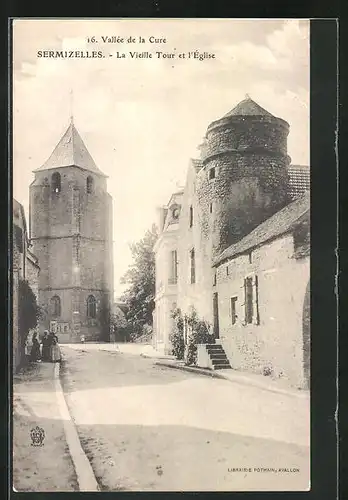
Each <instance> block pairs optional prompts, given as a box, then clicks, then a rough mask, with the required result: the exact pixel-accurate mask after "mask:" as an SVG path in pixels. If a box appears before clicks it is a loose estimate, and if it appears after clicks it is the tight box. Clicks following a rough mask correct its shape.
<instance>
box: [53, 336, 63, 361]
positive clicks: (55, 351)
mask: <svg viewBox="0 0 348 500" xmlns="http://www.w3.org/2000/svg"><path fill="white" fill-rule="evenodd" d="M50 336H51V361H52V363H57V362H59V361H60V359H61V356H60V347H59V344H58V337H57V335H55V334H54V333H52V332H51V333H50Z"/></svg>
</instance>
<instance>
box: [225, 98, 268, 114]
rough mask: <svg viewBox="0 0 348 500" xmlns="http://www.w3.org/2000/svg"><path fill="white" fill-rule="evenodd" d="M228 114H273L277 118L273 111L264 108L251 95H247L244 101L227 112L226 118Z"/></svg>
mask: <svg viewBox="0 0 348 500" xmlns="http://www.w3.org/2000/svg"><path fill="white" fill-rule="evenodd" d="M228 116H272V117H273V118H275V117H274V116H273V115H272V114H271V113H269V112H268V111H267V110H266V109H264V108H262V107H261V106H260V105H259V104H257V102H255V101H253V100H252V99H251V98H250V97H249V96H247V97H246V98H245V99H244V100H243V101H241V102H240V103H239V104H237V106H235V107H234V108H233V109H232V110H231V111H230V112H229V113H227V114H226V115H225V116H224V118H227V117H228Z"/></svg>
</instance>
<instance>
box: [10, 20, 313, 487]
mask: <svg viewBox="0 0 348 500" xmlns="http://www.w3.org/2000/svg"><path fill="white" fill-rule="evenodd" d="M309 32H310V28H309V20H305V19H301V20H297V19H268V20H267V19H131V18H128V19H108V20H106V19H95V20H93V19H74V20H69V19H37V20H35V19H14V20H13V25H12V36H13V52H12V91H13V106H12V118H13V123H12V125H13V129H12V130H13V270H12V271H13V272H12V276H13V335H12V339H13V340H12V344H13V345H12V349H13V356H12V358H13V360H12V369H13V407H12V413H13V433H12V434H13V435H12V438H13V443H12V444H13V463H12V476H13V482H12V484H13V490H14V491H18V492H30V491H34V492H50V491H62V492H74V491H115V492H116V491H179V492H180V491H181V492H185V491H307V490H309V489H310V484H311V482H310V480H311V478H310V156H309V104H310V93H309V80H310V56H309V53H310V52H309V48H310V47H309V46H310V42H309V34H310V33H309Z"/></svg>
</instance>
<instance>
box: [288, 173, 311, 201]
mask: <svg viewBox="0 0 348 500" xmlns="http://www.w3.org/2000/svg"><path fill="white" fill-rule="evenodd" d="M289 183H290V196H291V198H292V199H296V198H298V197H299V196H301V195H302V194H303V193H304V192H305V191H309V189H310V168H309V166H307V165H290V166H289Z"/></svg>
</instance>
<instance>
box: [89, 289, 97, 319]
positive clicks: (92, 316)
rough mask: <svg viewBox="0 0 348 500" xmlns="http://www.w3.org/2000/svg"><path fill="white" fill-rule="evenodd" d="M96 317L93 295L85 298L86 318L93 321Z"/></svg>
mask: <svg viewBox="0 0 348 500" xmlns="http://www.w3.org/2000/svg"><path fill="white" fill-rule="evenodd" d="M96 317H97V301H96V298H95V297H94V295H89V296H88V298H87V318H90V319H95V318H96Z"/></svg>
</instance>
